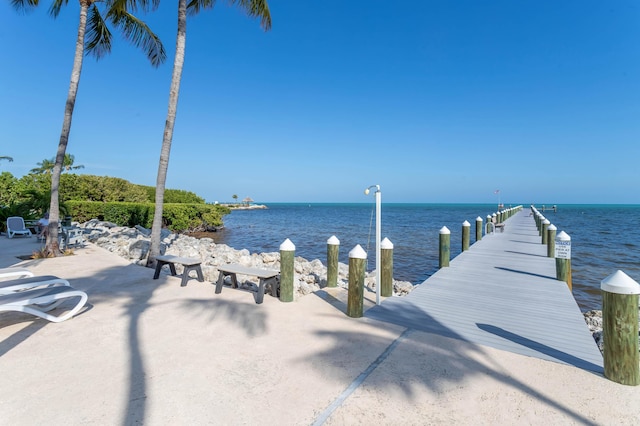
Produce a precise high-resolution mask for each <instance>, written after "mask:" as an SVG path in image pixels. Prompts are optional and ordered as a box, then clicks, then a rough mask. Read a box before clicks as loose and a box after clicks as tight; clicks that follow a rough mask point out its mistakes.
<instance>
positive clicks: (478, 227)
mask: <svg viewBox="0 0 640 426" xmlns="http://www.w3.org/2000/svg"><path fill="white" fill-rule="evenodd" d="M481 239H482V218H481V217H480V216H478V217H476V242H478V241H480V240H481Z"/></svg>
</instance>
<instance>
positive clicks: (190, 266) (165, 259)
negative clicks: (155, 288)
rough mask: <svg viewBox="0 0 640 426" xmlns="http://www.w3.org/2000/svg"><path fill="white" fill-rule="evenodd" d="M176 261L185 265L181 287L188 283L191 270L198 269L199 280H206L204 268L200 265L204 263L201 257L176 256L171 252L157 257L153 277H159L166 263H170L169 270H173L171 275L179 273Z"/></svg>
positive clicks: (155, 278)
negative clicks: (203, 272) (203, 273)
mask: <svg viewBox="0 0 640 426" xmlns="http://www.w3.org/2000/svg"><path fill="white" fill-rule="evenodd" d="M176 263H178V264H180V265H182V266H184V271H183V272H182V282H181V283H180V286H181V287H185V286H186V285H187V281H188V280H189V272H191V271H196V274H198V281H200V282H203V281H204V276H203V275H202V268H201V266H200V265H201V264H202V261H201V260H200V259H195V258H192V257H180V256H174V255H171V254H165V255H162V256H157V257H156V272H155V274H153V279H154V280H157V279H158V277H159V276H160V270H161V269H162V267H163V266H164V265H169V270H170V271H171V275H177V274H176V266H175V264H176Z"/></svg>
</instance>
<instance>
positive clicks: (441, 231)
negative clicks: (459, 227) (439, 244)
mask: <svg viewBox="0 0 640 426" xmlns="http://www.w3.org/2000/svg"><path fill="white" fill-rule="evenodd" d="M450 233H451V231H449V228H447V227H446V226H443V227H442V228H440V235H442V234H450Z"/></svg>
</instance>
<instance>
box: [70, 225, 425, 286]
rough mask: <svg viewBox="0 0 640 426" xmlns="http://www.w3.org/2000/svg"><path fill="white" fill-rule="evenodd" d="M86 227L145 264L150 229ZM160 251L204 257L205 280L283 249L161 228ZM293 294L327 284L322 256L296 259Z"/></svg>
mask: <svg viewBox="0 0 640 426" xmlns="http://www.w3.org/2000/svg"><path fill="white" fill-rule="evenodd" d="M78 226H79V227H81V228H83V229H84V233H85V238H86V239H87V240H88V241H90V242H91V243H94V244H96V245H98V246H100V247H102V248H104V249H107V250H109V251H111V252H113V253H116V254H117V255H119V256H121V257H123V258H125V259H127V260H129V261H130V262H132V263H136V264H138V265H145V264H146V259H147V257H148V254H149V248H150V245H151V243H150V236H151V231H150V230H149V229H146V228H143V227H141V226H136V227H135V228H127V227H123V226H117V225H116V224H114V223H111V222H102V221H99V220H97V219H92V220H90V221H88V222H85V223H84V224H79V225H78ZM160 252H161V253H163V254H173V255H176V256H181V257H195V258H199V259H202V273H203V275H204V278H205V280H207V281H211V282H216V281H217V279H218V269H217V266H219V265H225V264H228V263H239V264H241V265H245V266H250V267H254V268H265V269H280V253H250V252H249V250H246V249H243V250H236V249H234V248H231V247H229V246H227V245H225V244H216V243H215V242H214V241H213V240H212V239H211V238H202V239H197V238H193V237H190V236H187V235H181V234H173V233H171V232H169V231H168V230H166V229H163V230H162V234H161V242H160ZM176 269H177V272H178V273H179V274H180V273H182V267H181V266H180V265H176ZM294 271H295V274H294V285H293V286H294V298H298V297H300V296H304V295H306V294H310V293H313V292H314V291H317V290H319V289H320V288H322V287H324V286H326V282H327V268H326V267H325V266H324V265H323V264H322V262H321V261H320V260H319V259H315V260H312V261H308V260H306V259H304V258H302V257H296V258H295V260H294ZM348 275H349V266H348V265H345V264H343V263H340V264H339V265H338V286H340V287H344V288H347V287H348V285H349V280H348ZM238 280H239V281H241V283H240V284H241V286H242V287H244V288H255V289H257V286H258V280H257V278H255V277H242V276H240V277H238ZM365 285H367V286H368V287H369V288H370V289H373V291H375V271H374V272H371V273H370V274H369V275H368V276H367V279H366V283H365ZM393 288H394V293H395V294H396V295H399V296H404V295H406V294H408V293H409V292H410V291H411V290H412V289H413V285H412V284H411V283H409V282H406V281H394V283H393Z"/></svg>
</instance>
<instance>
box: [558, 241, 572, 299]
mask: <svg viewBox="0 0 640 426" xmlns="http://www.w3.org/2000/svg"><path fill="white" fill-rule="evenodd" d="M555 258H556V278H557V279H558V280H560V281H564V282H566V283H567V286H568V287H569V290H573V284H572V283H571V237H570V236H569V234H567V233H566V232H564V231H560V233H559V234H558V235H557V236H556V247H555Z"/></svg>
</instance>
